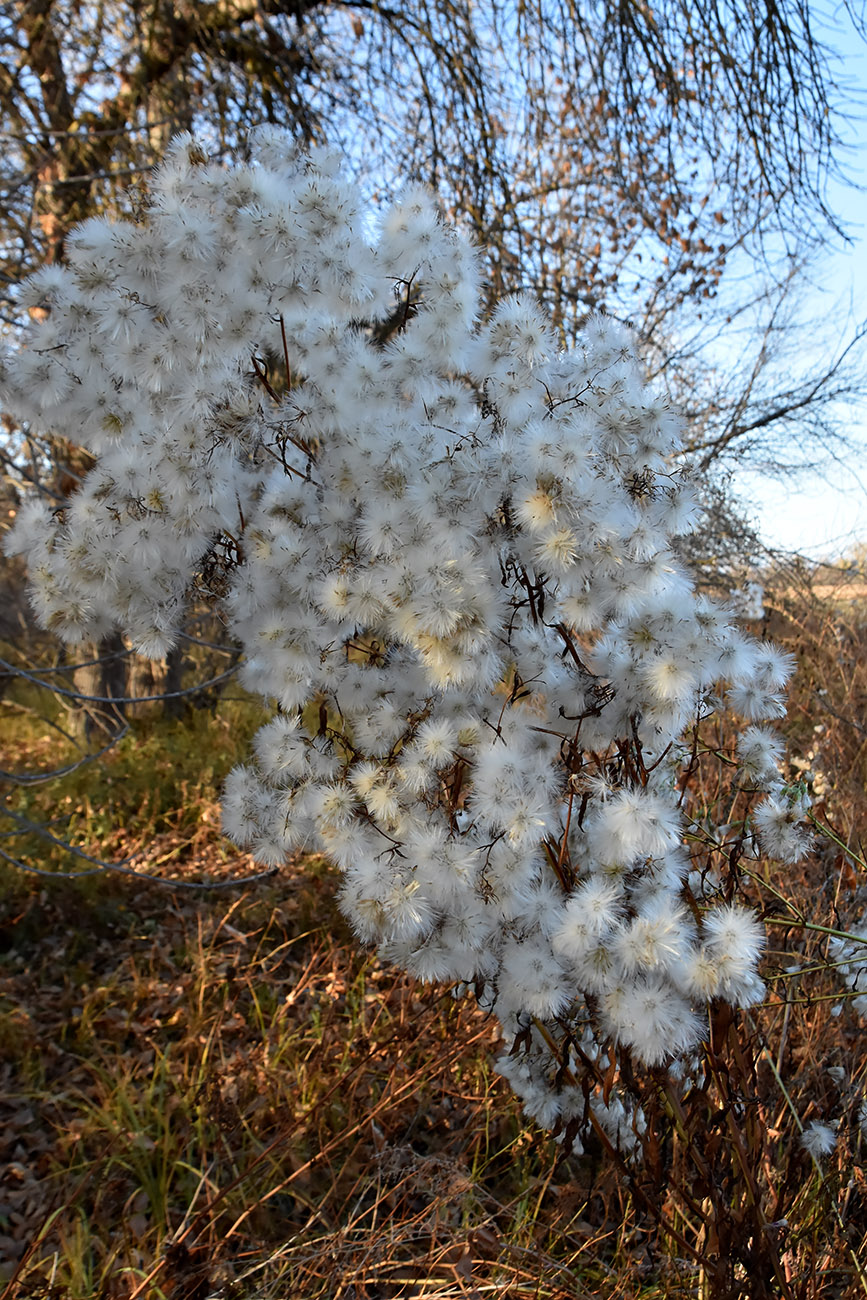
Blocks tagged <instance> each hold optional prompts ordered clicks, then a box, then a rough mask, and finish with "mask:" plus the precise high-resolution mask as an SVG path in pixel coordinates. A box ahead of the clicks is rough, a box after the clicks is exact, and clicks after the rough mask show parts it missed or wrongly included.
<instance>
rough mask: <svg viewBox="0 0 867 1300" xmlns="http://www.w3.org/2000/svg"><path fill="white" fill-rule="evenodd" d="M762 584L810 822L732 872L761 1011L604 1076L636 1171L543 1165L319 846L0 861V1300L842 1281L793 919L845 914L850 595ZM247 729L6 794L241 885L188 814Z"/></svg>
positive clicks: (23, 747) (539, 1140)
mask: <svg viewBox="0 0 867 1300" xmlns="http://www.w3.org/2000/svg"><path fill="white" fill-rule="evenodd" d="M791 588H792V583H791V581H790V580H789V579H788V578H787V580H786V587H785V590H786V592H787V594H786V595H785V596H784V597H781V598H780V599H778V600H777V601H776V602H775V603H774V602H773V601H769V602H768V605H769V607H773V608H772V613H771V614H770V615H769V618H768V624H767V628H766V631H768V632H769V633H771V634H772V635H774V636H775V637H777V638H778V639H781V640H783V641H785V642H786V643H787V644H788V645H790V646H791V647H792V648H793V649H794V650H795V651H796V653H797V654H798V656H799V660H800V669H799V675H798V679H797V681H796V683H795V686H794V689H793V694H792V715H791V720H790V723H789V746H790V754H789V757H790V760H791V762H792V764H793V766H792V769H791V770H792V775H793V777H795V776H797V775H801V776H803V775H804V772H805V771H806V770H807V768H806V767H801V766H799V765H800V764H802V763H803V764H807V765H809V769H810V770H811V771H812V773H813V776H812V777H810V778H808V779H811V780H813V785H814V792H815V796H816V811H817V815H818V818H819V820H820V822H822V823H823V824H824V825H825V826H826V828H827V830H828V833H827V834H826V835H825V836H824V837H822V838H820V840H819V841H818V847H817V852H816V853H815V854H814V855H813V857H812V858H811V860H810V861H809V862H808V863H807V864H806V865H805V866H804V867H803V868H799V869H798V870H797V871H794V870H792V869H786V870H785V871H782V870H781V869H779V868H774V867H769V868H768V870H767V872H766V873H765V872H764V871H762V872H759V873H756V874H754V875H753V877H749V876H746V875H744V874H743V873H742V874H741V877H740V879H739V880H738V881H737V888H738V891H739V892H740V893H741V895H742V896H745V897H749V898H751V899H752V901H753V902H754V903H755V904H756V905H757V906H759V907H760V908H761V909H762V910H763V911H764V913H765V915H766V919H767V920H768V921H769V924H770V928H771V933H772V935H773V936H774V938H773V942H772V943H771V946H770V949H769V952H768V955H767V972H766V973H767V978H768V988H769V995H768V999H767V1002H766V1004H765V1005H764V1006H763V1007H762V1008H757V1009H755V1010H754V1011H753V1012H752V1013H750V1014H749V1015H743V1016H737V1017H731V1016H729V1015H728V1014H727V1013H726V1012H725V1011H724V1009H722V1008H720V1009H717V1010H716V1011H715V1013H714V1015H713V1016H712V1018H711V1020H710V1021H709V1025H708V1036H707V1043H706V1046H705V1049H704V1051H703V1054H702V1059H701V1062H700V1063H699V1068H698V1069H697V1071H696V1072H695V1073H694V1075H693V1077H692V1079H691V1080H690V1081H689V1082H688V1083H681V1084H676V1085H673V1084H672V1083H671V1082H670V1081H669V1080H667V1079H666V1078H665V1076H664V1075H663V1074H662V1073H661V1072H649V1073H648V1074H647V1075H645V1076H642V1077H640V1078H634V1079H633V1085H634V1087H635V1088H636V1089H637V1090H638V1091H639V1092H640V1094H641V1096H642V1099H643V1104H644V1106H645V1111H646V1114H647V1117H648V1136H647V1140H646V1143H645V1151H644V1158H643V1160H642V1162H641V1163H640V1164H638V1165H636V1166H634V1167H627V1166H625V1165H624V1164H623V1163H622V1162H621V1161H620V1160H619V1159H618V1158H617V1156H616V1154H615V1153H612V1152H610V1151H607V1150H606V1149H605V1147H604V1144H603V1143H602V1142H601V1141H597V1142H596V1143H593V1142H591V1143H590V1145H589V1146H588V1154H587V1155H585V1156H582V1157H581V1158H576V1157H570V1158H568V1159H563V1158H562V1151H561V1148H560V1147H558V1145H557V1143H556V1142H555V1141H554V1140H553V1139H551V1138H550V1137H548V1136H546V1135H543V1134H540V1133H539V1132H537V1131H536V1130H534V1129H532V1128H528V1127H527V1126H526V1125H525V1123H524V1121H523V1119H522V1117H521V1114H520V1108H519V1107H518V1105H517V1104H516V1102H515V1101H514V1099H513V1098H512V1097H511V1095H510V1094H509V1092H508V1090H507V1089H506V1088H505V1086H504V1085H503V1083H502V1082H501V1081H500V1080H499V1079H498V1078H497V1076H496V1074H495V1073H494V1070H493V1066H492V1059H493V1056H494V1055H495V1053H496V1033H495V1028H494V1025H493V1024H492V1022H491V1021H490V1020H487V1019H486V1018H485V1017H484V1016H483V1015H482V1013H481V1012H480V1011H479V1010H478V1009H477V1008H476V1007H474V1006H473V1005H472V1004H471V1003H469V1002H467V1001H462V1002H456V1001H454V1000H453V999H452V998H451V996H450V995H449V992H448V990H446V991H443V990H441V989H437V988H425V987H421V986H419V985H415V984H413V983H412V982H411V981H409V980H408V979H406V978H405V977H403V976H401V975H398V974H395V973H394V972H393V971H390V970H387V969H383V968H382V967H381V966H380V965H379V963H378V961H377V960H376V959H375V957H373V956H370V955H365V954H363V953H359V952H358V951H357V948H356V945H355V943H354V942H353V940H352V937H351V935H350V934H349V932H348V931H347V929H346V927H345V925H344V923H343V921H342V920H341V918H340V916H339V914H338V913H337V911H336V908H335V905H334V902H333V893H334V881H333V877H332V874H331V872H330V870H329V868H328V867H327V866H326V864H324V863H323V862H322V861H321V860H317V859H309V858H308V859H302V860H299V861H297V862H295V863H293V864H291V865H290V866H288V867H287V868H286V869H285V870H283V871H282V872H280V873H279V874H278V875H277V876H275V877H273V878H271V879H269V880H265V881H258V882H255V883H252V884H247V885H239V886H237V887H236V888H233V889H230V890H228V891H225V892H223V891H221V892H216V893H214V892H211V893H208V892H204V891H201V890H186V891H175V890H170V889H166V888H165V887H161V886H159V885H154V884H151V885H146V884H142V883H141V882H139V881H135V880H128V879H123V878H115V877H104V876H102V877H99V876H98V877H96V878H85V879H82V880H79V881H76V882H70V881H63V880H52V881H45V880H44V879H38V878H28V877H25V876H22V875H21V874H20V873H19V872H15V871H13V870H11V869H7V870H6V871H5V873H4V875H3V877H2V881H0V890H2V893H0V1061H2V1065H0V1097H2V1100H0V1168H5V1169H6V1174H5V1177H4V1179H3V1180H2V1183H0V1188H2V1190H0V1298H2V1300H37V1298H40V1300H97V1298H99V1300H115V1298H116V1300H132V1297H166V1298H167V1300H169V1298H170V1300H207V1298H208V1297H213V1298H214V1300H278V1298H279V1300H296V1298H297V1300H326V1298H327V1300H332V1298H339V1300H397V1298H398V1297H400V1298H402V1300H434V1298H436V1300H445V1298H446V1297H449V1298H450V1300H451V1298H452V1297H473V1298H474V1300H478V1298H479V1297H488V1296H497V1297H503V1298H511V1297H514V1298H515V1300H524V1297H526V1298H527V1300H529V1297H538V1298H539V1300H542V1298H551V1300H553V1298H555V1297H556V1298H558V1300H559V1298H561V1297H562V1298H563V1300H565V1298H566V1297H580V1296H585V1295H594V1296H605V1297H612V1298H613V1297H624V1298H630V1300H631V1298H632V1297H636V1298H638V1297H647V1298H648V1300H652V1298H653V1297H662V1296H671V1297H676V1296H696V1297H702V1296H704V1297H708V1300H710V1297H714V1298H715V1300H721V1298H722V1297H729V1296H730V1297H738V1296H743V1297H745V1298H746V1297H750V1298H751V1300H752V1297H762V1296H772V1295H781V1296H790V1297H792V1300H837V1298H838V1297H839V1298H841V1300H843V1298H844V1297H849V1296H853V1297H854V1296H855V1295H858V1294H862V1295H863V1294H867V1282H865V1280H864V1275H863V1272H861V1269H862V1267H863V1264H862V1261H863V1259H865V1258H867V1178H865V1170H864V1165H865V1146H867V1143H865V1138H864V1135H863V1133H862V1130H861V1128H860V1126H859V1122H858V1113H859V1112H858V1108H859V1106H860V1104H861V1102H862V1100H863V1099H864V1096H865V1088H867V1062H865V1059H864V1053H863V1046H862V1045H863V1029H862V1027H861V1025H860V1024H859V1022H858V1021H857V1020H856V1018H855V1017H854V1015H853V1014H852V1012H851V1010H850V1009H849V1008H848V1006H847V1005H846V1004H845V1000H841V996H842V993H843V990H842V988H841V986H840V983H839V980H837V979H835V976H834V973H833V971H830V972H829V971H827V970H824V969H822V968H823V967H824V965H825V954H826V949H827V938H828V936H827V934H826V933H825V932H824V931H822V930H816V929H810V928H809V926H806V925H804V924H803V921H804V920H809V921H810V922H811V923H818V924H819V925H820V926H824V927H827V928H828V929H838V928H840V927H845V926H847V925H851V924H853V923H854V922H855V921H857V920H858V919H860V917H861V916H862V915H863V912H864V910H865V903H867V873H865V869H864V865H863V854H861V853H860V840H859V837H860V835H861V833H862V830H861V828H863V826H864V825H865V813H867V807H865V799H867V796H865V791H864V786H865V777H867V731H865V730H864V726H863V725H862V724H863V720H864V718H865V708H864V704H865V700H867V653H865V651H867V645H865V640H867V632H865V629H864V628H862V627H861V626H860V623H859V618H860V614H859V612H858V606H857V603H849V604H848V605H845V606H844V605H841V604H840V602H836V601H835V602H834V603H830V602H828V601H825V600H822V599H820V598H819V597H817V596H815V594H813V595H811V596H810V597H809V599H808V598H807V596H806V595H805V593H804V592H803V591H799V592H797V593H796V596H795V595H793V594H792V590H791ZM796 597H797V598H796ZM14 704H15V707H12V708H10V709H7V711H6V713H5V716H4V727H5V731H4V755H3V766H6V767H8V766H13V765H14V766H16V767H21V766H27V767H29V768H30V769H31V770H32V769H33V768H34V767H37V766H38V765H39V764H45V765H46V766H48V765H50V764H53V763H56V762H57V761H58V758H59V757H62V748H61V747H60V746H59V744H58V742H57V740H56V739H55V738H49V737H48V734H47V732H46V730H45V727H44V725H43V724H42V723H40V722H39V719H38V717H35V716H34V715H33V714H32V713H28V712H27V711H26V710H28V709H32V708H33V707H35V706H34V704H33V701H32V700H30V699H29V698H28V697H26V695H25V696H24V697H21V698H19V699H18V700H17V701H15V702H14ZM257 720H258V719H257V716H256V711H255V709H253V708H252V706H250V705H249V704H248V703H245V702H243V701H241V702H232V701H226V702H223V703H222V704H221V705H220V709H219V711H218V713H217V715H216V716H215V717H211V716H210V715H207V714H202V715H196V717H195V718H194V719H193V723H192V728H191V729H190V727H189V726H187V727H184V726H183V725H181V724H178V723H161V722H149V723H146V724H143V725H141V726H139V728H138V731H137V733H136V735H135V736H134V737H132V738H129V739H128V740H126V741H124V742H123V744H122V745H121V746H120V747H119V748H118V749H117V750H116V751H114V752H113V753H112V754H111V755H109V756H107V757H106V759H105V760H104V761H103V762H101V763H100V765H99V766H98V767H97V766H94V767H91V768H88V769H82V770H80V771H79V772H77V773H74V774H72V775H71V776H70V777H67V778H64V780H63V782H61V783H60V784H58V783H56V782H54V783H51V784H50V785H46V786H44V787H34V788H30V789H27V790H25V791H23V792H22V791H19V792H17V793H15V792H13V793H12V794H10V800H11V801H12V803H13V806H14V808H16V809H17V810H18V811H19V812H21V811H24V812H26V814H27V815H28V816H30V817H31V818H32V819H33V820H39V819H41V818H44V817H45V816H46V815H51V816H54V817H61V818H62V820H61V821H59V822H57V823H56V825H55V830H56V833H57V834H58V835H59V836H61V837H62V836H65V835H67V834H71V835H72V836H74V837H75V839H76V842H77V843H79V844H80V845H82V846H83V847H85V848H88V849H98V850H99V851H100V853H102V854H106V853H111V854H115V855H123V854H126V853H128V852H129V851H130V850H131V849H133V848H138V849H140V850H142V851H143V852H144V853H145V860H144V861H145V864H146V865H150V866H151V867H153V868H154V869H155V870H157V871H160V872H165V873H166V874H173V875H176V876H177V877H179V878H181V879H185V880H187V881H194V880H200V879H203V878H205V877H206V876H207V877H209V878H212V879H213V878H223V879H229V878H232V877H241V876H244V875H247V874H249V873H250V871H251V869H252V864H251V863H250V861H249V860H248V859H247V858H245V857H242V856H240V855H237V854H235V853H233V852H232V851H231V850H230V849H229V848H228V847H227V846H226V845H225V844H224V843H223V842H222V841H221V840H220V838H219V834H218V830H217V827H218V815H217V802H216V801H217V794H218V789H219V784H220V781H221V779H222V776H223V774H224V772H225V771H226V770H227V769H228V768H229V767H230V766H231V765H232V763H233V762H234V761H236V759H237V757H238V756H239V755H240V754H241V753H243V752H244V750H245V748H246V743H247V738H248V736H249V734H250V731H251V730H252V729H253V727H254V726H255V725H256V722H257ZM818 727H821V728H822V730H816V728H818ZM721 739H724V737H721ZM203 760H204V761H203ZM707 764H708V765H707V767H706V770H705V771H704V775H703V779H704V781H705V784H706V788H707V790H708V798H709V800H710V799H711V797H713V798H719V797H720V789H719V788H716V787H714V784H713V783H714V781H716V780H718V779H719V780H722V778H720V777H719V775H718V773H716V770H715V769H713V770H712V766H711V760H710V758H709V759H708V760H707ZM4 842H6V843H8V841H4ZM15 843H16V846H17V850H18V851H19V852H20V853H21V854H23V856H25V858H27V860H29V861H32V862H34V863H36V862H39V863H40V864H41V865H43V866H45V865H48V866H50V867H51V868H53V869H57V868H60V867H66V868H68V867H69V866H70V862H69V860H68V859H67V860H63V859H62V858H61V854H60V850H59V849H57V848H56V847H54V846H51V845H47V844H46V843H45V842H44V841H39V840H38V839H35V838H33V837H30V838H27V837H24V838H21V837H18V838H16V841H15ZM796 971H797V972H798V973H797V974H795V973H794V972H796ZM811 971H814V972H815V973H813V974H809V973H808V972H811ZM812 1120H821V1121H823V1122H827V1123H830V1124H832V1125H833V1126H835V1128H836V1129H837V1133H838V1142H837V1146H836V1148H835V1151H834V1153H833V1154H832V1155H831V1156H829V1157H828V1158H827V1159H826V1160H824V1161H823V1162H822V1165H821V1167H819V1166H817V1165H816V1164H815V1163H814V1162H813V1161H812V1160H811V1159H810V1158H809V1156H808V1155H807V1153H806V1152H805V1151H804V1150H803V1148H802V1147H801V1145H800V1143H799V1140H798V1137H799V1125H803V1124H807V1123H809V1122H810V1121H812ZM4 1287H5V1289H4Z"/></svg>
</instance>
